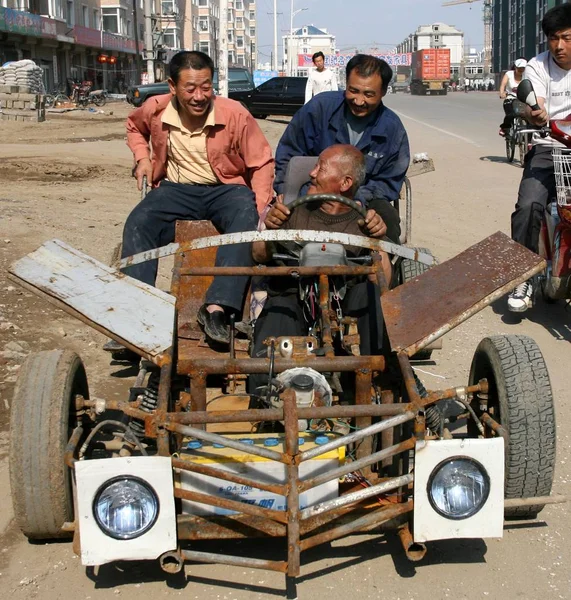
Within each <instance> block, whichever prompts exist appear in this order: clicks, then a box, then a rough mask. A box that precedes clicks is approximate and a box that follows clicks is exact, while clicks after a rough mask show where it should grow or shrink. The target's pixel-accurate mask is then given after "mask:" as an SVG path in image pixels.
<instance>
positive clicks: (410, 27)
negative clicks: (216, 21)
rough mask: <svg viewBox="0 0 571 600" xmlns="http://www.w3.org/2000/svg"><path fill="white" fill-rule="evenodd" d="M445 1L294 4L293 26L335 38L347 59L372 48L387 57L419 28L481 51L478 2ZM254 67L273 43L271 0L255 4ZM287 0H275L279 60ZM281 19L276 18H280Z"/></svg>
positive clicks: (306, 0) (301, 0) (308, 0)
mask: <svg viewBox="0 0 571 600" xmlns="http://www.w3.org/2000/svg"><path fill="white" fill-rule="evenodd" d="M443 1H444V0H294V12H295V11H296V10H298V9H300V8H307V10H305V11H303V12H300V13H298V14H296V15H295V18H294V22H293V26H294V29H297V28H299V27H301V26H303V25H315V26H316V27H321V28H322V27H325V28H326V29H327V31H328V32H329V33H331V34H333V35H335V36H336V38H337V39H336V41H337V48H338V49H339V50H341V51H342V52H343V51H346V52H347V53H348V54H351V53H352V52H353V51H354V49H355V48H358V49H359V50H360V51H364V50H368V49H370V48H371V47H377V48H379V49H380V50H384V49H386V50H387V51H389V50H390V49H391V48H394V47H395V46H396V45H397V44H399V43H400V42H402V41H403V40H404V39H405V38H406V37H408V35H409V34H410V33H414V32H415V31H416V29H417V27H418V26H419V25H431V24H432V23H436V22H440V23H446V24H447V25H454V26H455V27H457V28H458V29H460V30H461V31H463V32H464V40H465V44H466V46H470V47H472V48H476V50H481V49H482V46H483V44H484V25H483V22H482V2H481V1H478V2H473V3H471V4H460V5H457V6H442V2H443ZM256 2H257V13H258V14H257V21H258V22H257V25H258V52H259V58H258V62H266V61H269V60H270V52H271V51H272V49H273V43H274V26H273V0H256ZM290 11H291V0H277V12H278V54H279V56H280V61H281V56H282V50H281V45H282V36H283V35H287V34H288V33H289V26H290ZM280 13H281V14H280Z"/></svg>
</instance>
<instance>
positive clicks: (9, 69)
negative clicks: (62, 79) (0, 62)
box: [0, 60, 46, 94]
mask: <svg viewBox="0 0 571 600" xmlns="http://www.w3.org/2000/svg"><path fill="white" fill-rule="evenodd" d="M0 85H10V86H13V85H17V86H19V87H20V88H25V89H23V90H22V93H28V94H45V93H46V91H45V89H44V83H43V79H42V69H41V68H40V67H38V65H36V63H35V62H34V61H33V60H18V61H14V62H10V63H7V64H5V65H4V66H3V67H0Z"/></svg>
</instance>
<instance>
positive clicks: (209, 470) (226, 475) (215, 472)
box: [172, 458, 286, 496]
mask: <svg viewBox="0 0 571 600" xmlns="http://www.w3.org/2000/svg"><path fill="white" fill-rule="evenodd" d="M172 466H173V468H174V469H180V470H182V471H191V472H192V473H200V474H201V475H207V476H208V477H217V478H218V479H224V480H225V481H231V482H232V483H238V484H239V485H246V486H249V487H253V488H256V489H258V490H264V491H266V492H271V493H272V494H279V495H280V496H285V495H286V486H285V485H284V484H279V483H276V484H271V483H263V482H261V481H254V480H253V479H248V478H247V477H242V476H240V475H236V474H234V473H232V472H230V471H223V470H222V469H216V468H215V467H209V466H207V465H199V464H196V463H193V462H191V461H188V460H182V459H180V458H173V459H172Z"/></svg>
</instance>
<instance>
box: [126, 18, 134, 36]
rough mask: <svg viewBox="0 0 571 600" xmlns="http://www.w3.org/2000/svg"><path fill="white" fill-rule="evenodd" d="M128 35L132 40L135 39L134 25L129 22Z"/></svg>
mask: <svg viewBox="0 0 571 600" xmlns="http://www.w3.org/2000/svg"><path fill="white" fill-rule="evenodd" d="M127 35H128V36H129V37H130V38H132V37H133V23H132V22H131V21H129V20H127Z"/></svg>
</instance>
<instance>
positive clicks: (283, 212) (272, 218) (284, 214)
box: [264, 196, 291, 229]
mask: <svg viewBox="0 0 571 600" xmlns="http://www.w3.org/2000/svg"><path fill="white" fill-rule="evenodd" d="M290 215H291V211H290V209H289V208H288V207H287V206H286V205H285V204H284V203H283V196H281V197H280V196H278V197H277V200H276V203H275V204H274V205H273V206H272V208H271V209H270V211H269V212H268V214H267V215H266V219H265V221H264V223H265V225H266V227H267V228H268V229H280V228H281V227H282V226H283V224H284V223H285V222H286V221H287V220H288V219H289V217H290Z"/></svg>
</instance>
